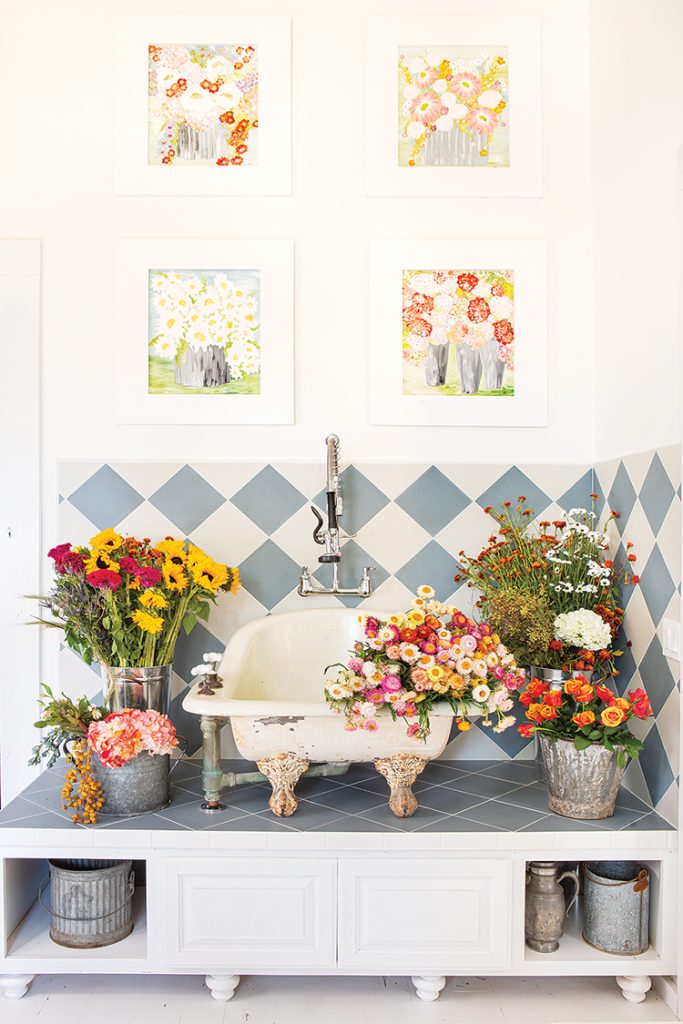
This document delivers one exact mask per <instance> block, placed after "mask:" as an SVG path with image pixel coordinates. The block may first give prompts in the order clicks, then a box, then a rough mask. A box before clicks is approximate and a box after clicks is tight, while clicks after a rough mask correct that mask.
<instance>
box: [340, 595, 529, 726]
mask: <svg viewBox="0 0 683 1024" xmlns="http://www.w3.org/2000/svg"><path fill="white" fill-rule="evenodd" d="M359 621H360V622H363V623H364V627H365V628H364V634H365V636H364V639H363V640H359V641H358V642H357V643H356V644H355V646H354V648H353V651H351V652H350V653H351V658H350V659H349V661H348V663H347V665H346V666H339V667H340V668H341V672H340V673H339V676H338V678H337V679H336V680H332V681H331V680H328V681H327V682H326V687H325V697H326V699H327V700H328V702H329V703H330V704H331V705H332V707H333V708H334V710H335V711H338V712H340V713H343V714H344V715H345V716H346V722H345V728H346V729H348V730H354V729H368V730H370V731H372V730H375V729H377V727H378V722H377V715H378V713H381V712H382V710H386V711H388V712H389V713H390V714H391V717H392V719H394V720H396V719H397V718H402V719H405V721H406V726H407V732H408V735H409V736H414V737H415V738H416V739H424V738H425V737H426V736H427V734H428V733H429V712H430V710H431V709H432V708H433V706H434V704H435V703H437V702H438V701H446V702H447V703H448V704H450V705H451V707H452V708H453V710H454V711H455V712H456V715H457V718H456V721H457V725H458V728H459V729H461V730H463V731H465V730H467V729H469V728H470V727H471V725H470V722H469V721H468V719H467V715H468V714H475V713H476V714H478V715H483V717H484V721H483V724H484V725H491V726H492V727H493V729H494V731H495V732H502V731H503V730H504V729H507V728H509V727H510V726H511V725H514V722H515V719H514V717H513V716H512V715H510V714H509V712H510V711H511V710H512V707H513V703H514V702H513V700H512V698H511V696H510V695H511V693H512V691H514V690H516V689H517V688H518V687H519V686H521V685H522V683H523V682H524V673H523V672H522V671H520V670H519V669H518V668H517V666H516V664H515V660H514V658H513V656H512V655H511V654H510V652H509V651H508V649H507V648H506V647H505V646H504V645H503V644H502V643H501V642H500V637H499V636H498V635H497V634H496V633H494V631H493V629H492V628H491V626H490V625H488V624H487V623H482V624H480V625H477V624H476V623H474V622H473V621H472V620H471V619H469V618H468V617H467V616H466V615H464V614H463V613H462V612H460V611H458V609H457V608H454V607H451V606H450V605H445V604H442V602H440V601H436V600H435V598H434V590H433V589H432V588H431V587H429V586H421V587H418V590H417V595H416V597H415V598H414V599H413V602H412V607H411V609H410V610H409V611H407V612H405V614H403V613H397V614H395V615H389V616H388V617H387V618H386V619H378V618H376V617H375V616H373V615H368V616H360V617H359ZM329 667H330V668H331V667H336V666H329ZM326 671H327V670H326ZM494 721H495V723H496V724H495V725H494V724H493V723H494Z"/></svg>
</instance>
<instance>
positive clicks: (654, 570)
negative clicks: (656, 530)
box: [640, 544, 676, 626]
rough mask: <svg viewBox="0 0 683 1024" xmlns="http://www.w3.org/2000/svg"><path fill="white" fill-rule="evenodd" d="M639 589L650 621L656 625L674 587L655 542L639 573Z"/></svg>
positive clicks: (660, 619)
mask: <svg viewBox="0 0 683 1024" xmlns="http://www.w3.org/2000/svg"><path fill="white" fill-rule="evenodd" d="M640 589H641V590H642V592H643V597H644V598H645V604H646V605H647V610H648V611H649V613H650V615H651V616H652V621H653V622H654V624H655V626H658V625H659V623H660V622H661V621H662V616H663V615H664V612H665V611H666V609H667V607H668V604H669V601H670V600H671V598H672V597H673V595H674V593H675V592H676V587H675V586H674V582H673V580H672V579H671V574H670V572H669V570H668V569H667V567H666V562H665V561H664V556H663V555H662V552H661V551H660V550H659V546H658V545H657V544H655V546H654V547H653V549H652V554H651V555H650V557H649V558H648V560H647V563H646V565H645V568H644V569H643V571H642V573H641V575H640Z"/></svg>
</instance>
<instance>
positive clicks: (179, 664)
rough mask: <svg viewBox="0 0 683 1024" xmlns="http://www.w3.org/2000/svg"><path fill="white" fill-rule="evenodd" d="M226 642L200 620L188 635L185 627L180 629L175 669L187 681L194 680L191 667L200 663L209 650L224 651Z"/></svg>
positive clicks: (174, 663)
mask: <svg viewBox="0 0 683 1024" xmlns="http://www.w3.org/2000/svg"><path fill="white" fill-rule="evenodd" d="M224 650H225V644H222V643H221V642H220V640H217V639H216V637H215V636H214V635H213V633H210V632H209V630H208V629H207V628H206V626H203V625H202V623H201V622H198V623H197V624H196V625H195V627H194V629H193V630H192V632H191V633H190V634H189V635H188V634H187V633H186V632H185V630H184V629H181V630H180V636H179V637H178V643H177V644H176V649H175V656H174V658H173V668H174V671H175V672H177V673H178V675H179V676H180V678H181V679H184V680H185V682H186V683H188V684H189V683H191V682H192V673H191V671H190V670H191V669H192V668H194V666H195V665H199V664H200V662H201V661H202V658H203V656H204V655H205V654H206V653H207V652H208V651H224Z"/></svg>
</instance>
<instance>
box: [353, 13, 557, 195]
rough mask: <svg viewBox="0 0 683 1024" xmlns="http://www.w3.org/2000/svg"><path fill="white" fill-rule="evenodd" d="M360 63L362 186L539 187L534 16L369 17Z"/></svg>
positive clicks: (537, 191)
mask: <svg viewBox="0 0 683 1024" xmlns="http://www.w3.org/2000/svg"><path fill="white" fill-rule="evenodd" d="M367 64H368V72H367V79H368V87H367V94H368V97H369V99H370V103H369V107H368V116H367V145H366V149H367V160H368V191H369V193H370V195H413V196H424V195H454V196H538V195H541V194H542V137H541V36H540V20H539V19H538V18H535V17H527V16H520V17H494V16H491V17H450V16H443V17H419V16H416V17H376V18H372V19H370V24H369V29H368V49H367Z"/></svg>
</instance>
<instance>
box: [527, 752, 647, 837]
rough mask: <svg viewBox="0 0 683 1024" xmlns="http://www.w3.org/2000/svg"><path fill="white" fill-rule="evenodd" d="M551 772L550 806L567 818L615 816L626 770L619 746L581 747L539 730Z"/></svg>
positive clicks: (590, 818)
mask: <svg viewBox="0 0 683 1024" xmlns="http://www.w3.org/2000/svg"><path fill="white" fill-rule="evenodd" d="M539 741H540V744H541V750H542V752H543V760H544V762H545V769H546V772H547V774H548V790H549V796H548V807H549V809H550V810H551V811H554V812H555V814H561V815H562V816H563V817H564V818H580V819H581V820H584V821H594V820H596V819H598V818H611V817H612V815H613V814H614V807H615V805H616V802H617V793H618V792H619V786H620V785H621V780H622V778H623V775H624V772H625V770H626V760H627V759H626V758H624V766H623V767H620V766H619V764H618V763H617V752H616V750H606V749H605V748H604V747H603V746H600V744H598V743H592V744H591V745H590V747H586V748H585V749H584V750H577V749H576V747H575V746H574V742H573V740H551V739H549V738H548V737H547V736H544V735H543V734H539Z"/></svg>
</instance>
